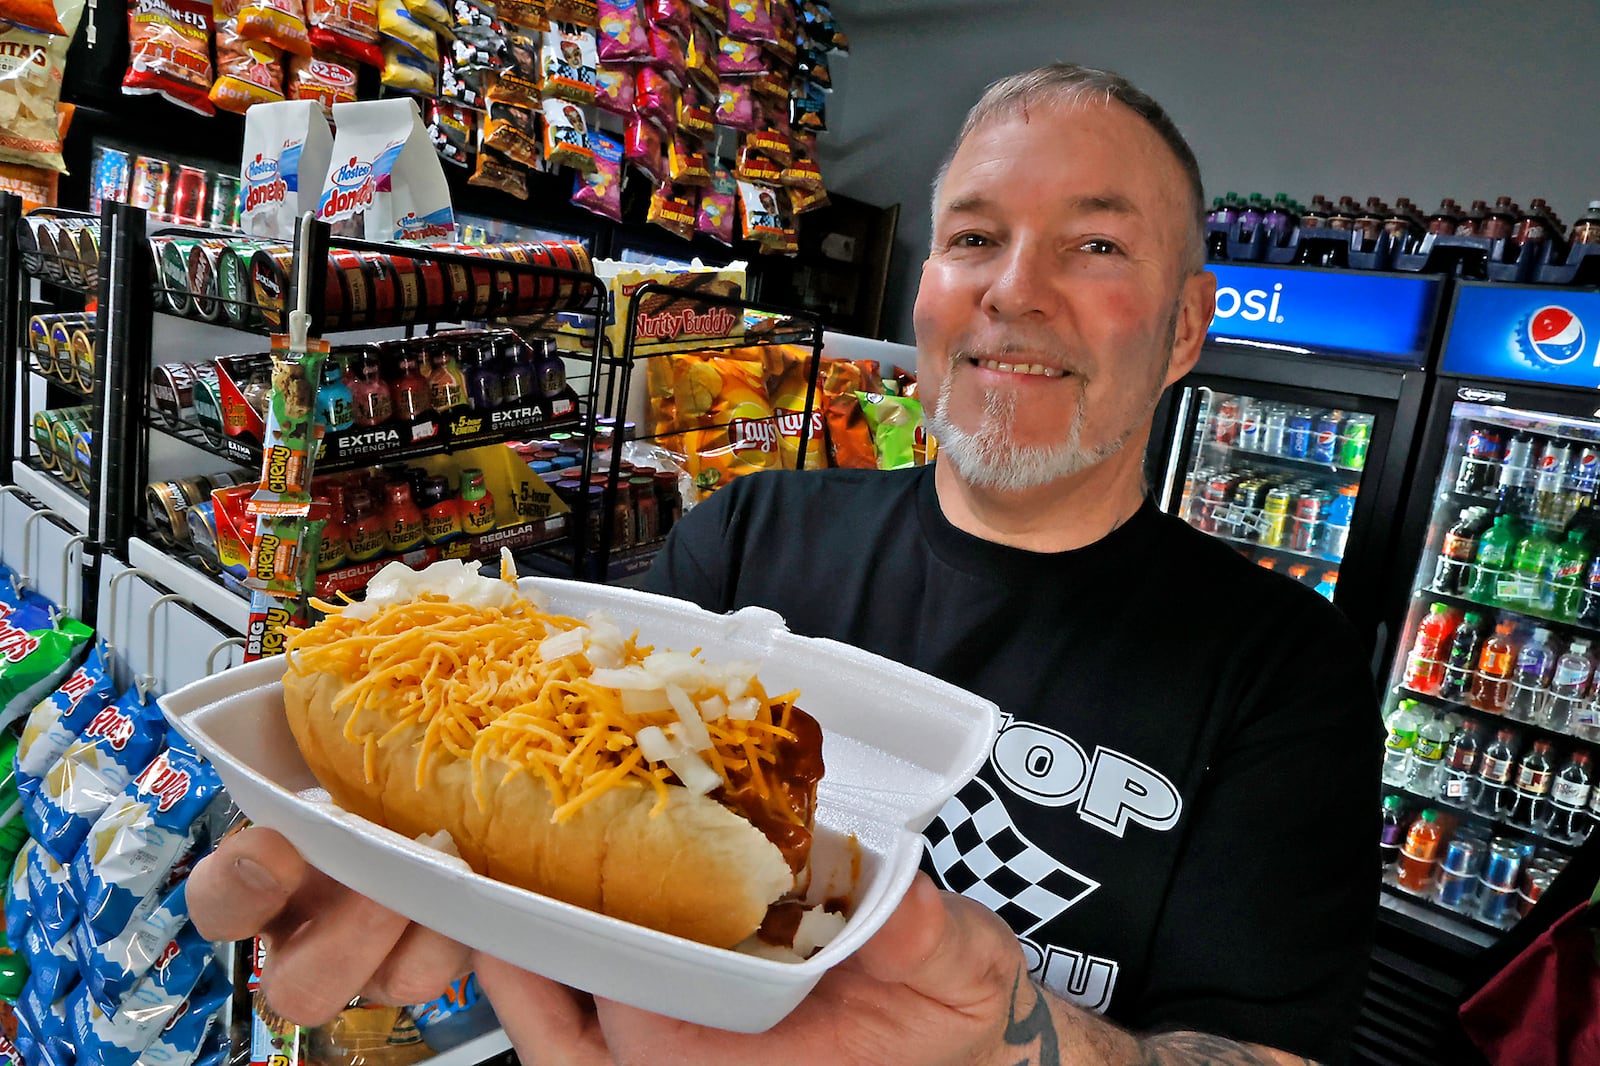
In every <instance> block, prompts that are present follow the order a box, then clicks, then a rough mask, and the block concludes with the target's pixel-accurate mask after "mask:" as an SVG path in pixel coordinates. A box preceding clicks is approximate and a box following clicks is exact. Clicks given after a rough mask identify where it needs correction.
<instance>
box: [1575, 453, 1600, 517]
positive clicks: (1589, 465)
mask: <svg viewBox="0 0 1600 1066" xmlns="http://www.w3.org/2000/svg"><path fill="white" fill-rule="evenodd" d="M1597 484H1600V447H1596V446H1595V445H1593V444H1579V445H1577V446H1575V447H1574V448H1573V449H1572V465H1571V466H1569V467H1567V506H1568V507H1569V508H1571V509H1572V510H1573V511H1577V510H1578V509H1580V508H1583V507H1589V506H1592V505H1593V504H1594V491H1595V486H1596V485H1597Z"/></svg>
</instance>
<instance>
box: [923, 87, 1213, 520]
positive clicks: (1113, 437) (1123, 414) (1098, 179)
mask: <svg viewBox="0 0 1600 1066" xmlns="http://www.w3.org/2000/svg"><path fill="white" fill-rule="evenodd" d="M1187 190H1188V185H1187V180H1186V178H1185V175H1184V172H1183V169H1182V167H1181V166H1180V165H1179V163H1178V161H1177V159H1176V158H1175V157H1174V156H1173V154H1172V152H1171V150H1170V149H1169V148H1168V147H1167V146H1166V144H1165V143H1164V142H1163V141H1162V140H1161V138H1160V136H1159V135H1158V134H1157V133H1156V132H1155V131H1154V130H1153V129H1151V128H1150V127H1149V126H1148V125H1147V124H1146V123H1145V122H1144V120H1142V119H1141V118H1139V117H1138V116H1137V115H1135V114H1134V113H1133V112H1132V111H1130V110H1128V109H1127V108H1125V107H1123V106H1121V105H1119V104H1112V105H1099V104H1084V105H1058V104H1052V103H1049V102H1043V101H1041V102H1037V103H1034V104H1032V105H1030V106H1029V107H1028V109H1027V113H1026V117H1024V115H1023V114H1021V113H1019V114H1018V115H1016V116H1015V117H1011V118H1001V119H996V120H994V121H992V122H990V123H988V124H986V125H984V126H981V127H979V129H978V130H977V131H975V132H974V133H973V134H972V135H971V136H969V137H968V138H967V140H966V141H965V142H963V144H962V145H961V147H960V148H959V150H958V151H957V152H956V155H955V157H954V159H953V160H952V161H951V164H950V168H949V170H948V172H947V173H946V175H945V180H944V184H943V186H942V188H941V189H940V192H939V200H938V203H937V204H936V205H935V208H934V233H933V246H932V249H931V251H930V253H929V256H928V260H927V262H926V263H925V264H924V265H923V268H922V285H921V288H920V290H919V291H918V294H917V304H916V315H915V317H916V331H917V348H918V351H919V362H918V372H919V373H918V376H919V380H920V382H921V385H920V390H921V392H922V395H923V397H924V402H925V403H928V404H930V408H929V410H930V418H929V422H930V427H931V428H932V430H933V432H934V434H935V435H936V436H937V437H938V438H939V446H940V452H941V455H942V457H944V458H947V459H949V460H951V461H952V463H953V464H954V466H955V467H956V469H957V470H958V471H959V472H960V474H961V475H962V478H963V479H964V480H965V481H967V482H968V483H971V484H975V485H978V486H980V487H991V488H999V489H1026V488H1033V487H1037V486H1040V485H1043V484H1047V483H1049V482H1051V481H1054V480H1056V479H1058V478H1062V477H1066V476H1068V475H1070V474H1073V473H1076V472H1077V471H1079V470H1082V469H1084V468H1086V467H1089V466H1092V465H1094V464H1095V463H1098V462H1100V461H1101V460H1103V459H1106V458H1108V457H1109V456H1111V455H1114V454H1116V453H1117V452H1118V451H1119V450H1120V449H1121V448H1122V446H1123V444H1124V443H1125V442H1130V441H1131V442H1133V443H1134V446H1135V447H1138V446H1141V445H1142V443H1143V441H1144V440H1145V438H1146V435H1147V432H1148V428H1149V419H1150V413H1151V409H1152V408H1153V406H1154V404H1155V402H1156V400H1157V399H1158V398H1159V397H1160V395H1161V390H1162V389H1163V388H1164V387H1165V386H1166V385H1167V384H1169V383H1170V382H1171V381H1174V380H1176V379H1177V378H1178V377H1181V376H1182V375H1183V374H1184V373H1186V372H1187V371H1188V369H1189V367H1190V366H1192V365H1193V363H1194V360H1195V358H1197V357H1198V354H1199V345H1200V341H1201V340H1203V338H1204V333H1205V327H1206V324H1207V323H1208V322H1209V321H1210V315H1211V297H1212V290H1213V288H1214V285H1215V282H1214V280H1213V279H1212V277H1211V276H1210V275H1209V274H1200V275H1194V276H1192V277H1190V276H1188V270H1187V268H1186V266H1185V263H1186V259H1185V256H1186V254H1187V249H1188V245H1187V243H1186V242H1187V241H1188V240H1189V239H1191V238H1190V234H1191V233H1192V227H1193V225H1194V223H1193V221H1192V217H1191V213H1190V212H1191V208H1190V204H1189V198H1188V192H1187ZM1175 340H1176V341H1177V345H1176V349H1175V346H1174V342H1175Z"/></svg>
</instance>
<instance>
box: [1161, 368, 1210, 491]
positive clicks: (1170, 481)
mask: <svg viewBox="0 0 1600 1066" xmlns="http://www.w3.org/2000/svg"><path fill="white" fill-rule="evenodd" d="M1195 391H1196V390H1194V389H1192V388H1186V389H1184V390H1183V391H1182V392H1180V393H1179V394H1178V411H1177V415H1176V417H1174V418H1173V420H1172V444H1171V446H1170V447H1169V448H1168V449H1167V468H1166V470H1165V471H1164V473H1163V474H1162V478H1161V509H1162V510H1163V511H1166V512H1167V513H1168V514H1171V513H1172V491H1173V486H1174V485H1175V484H1176V482H1177V477H1178V462H1179V460H1180V459H1181V458H1182V457H1183V452H1184V436H1183V435H1184V433H1185V432H1186V431H1187V430H1188V428H1189V408H1190V407H1191V406H1192V405H1193V403H1194V394H1195ZM1206 391H1209V390H1206Z"/></svg>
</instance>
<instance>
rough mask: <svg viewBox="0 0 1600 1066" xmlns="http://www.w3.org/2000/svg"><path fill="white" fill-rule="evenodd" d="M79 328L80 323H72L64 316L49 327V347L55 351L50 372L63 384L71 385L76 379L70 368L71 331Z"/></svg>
mask: <svg viewBox="0 0 1600 1066" xmlns="http://www.w3.org/2000/svg"><path fill="white" fill-rule="evenodd" d="M81 328H83V324H82V323H74V322H71V321H69V320H67V319H65V318H58V319H56V321H55V323H54V324H52V325H51V327H50V348H51V350H52V351H53V352H54V353H55V362H54V364H53V365H52V366H51V368H50V373H51V376H52V377H54V378H55V379H56V380H57V381H60V382H61V383H62V384H64V385H72V384H74V383H75V382H76V381H77V377H76V375H75V374H74V372H73V369H72V331H73V330H75V329H81Z"/></svg>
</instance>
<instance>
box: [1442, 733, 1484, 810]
mask: <svg viewBox="0 0 1600 1066" xmlns="http://www.w3.org/2000/svg"><path fill="white" fill-rule="evenodd" d="M1479 728H1480V727H1479V725H1478V723H1477V721H1476V720H1475V719H1471V718H1469V719H1467V720H1466V721H1464V722H1462V723H1461V726H1460V728H1458V729H1457V730H1456V733H1455V736H1453V737H1451V738H1450V745H1449V746H1448V747H1447V748H1445V750H1444V769H1443V772H1442V773H1441V774H1440V775H1439V798H1440V799H1443V800H1448V801H1450V802H1451V803H1459V804H1461V805H1462V806H1463V807H1475V806H1477V804H1478V754H1479V752H1480V751H1481V750H1482V748H1483V737H1481V736H1480V735H1479V734H1478V730H1479Z"/></svg>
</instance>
